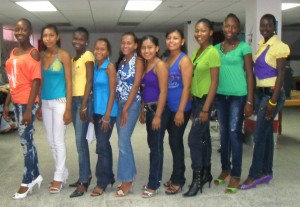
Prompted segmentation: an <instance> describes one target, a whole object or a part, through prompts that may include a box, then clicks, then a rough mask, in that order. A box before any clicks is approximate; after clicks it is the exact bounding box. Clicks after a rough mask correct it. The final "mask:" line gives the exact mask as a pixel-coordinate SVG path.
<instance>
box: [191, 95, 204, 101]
mask: <svg viewBox="0 0 300 207" xmlns="http://www.w3.org/2000/svg"><path fill="white" fill-rule="evenodd" d="M206 97H207V95H203V96H202V97H201V98H199V97H197V96H192V100H194V101H201V100H203V99H206Z"/></svg>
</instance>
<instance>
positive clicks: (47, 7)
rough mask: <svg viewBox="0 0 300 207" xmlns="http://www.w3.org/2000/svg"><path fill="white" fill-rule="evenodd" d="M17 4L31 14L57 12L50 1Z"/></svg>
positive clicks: (20, 2) (19, 2)
mask: <svg viewBox="0 0 300 207" xmlns="http://www.w3.org/2000/svg"><path fill="white" fill-rule="evenodd" d="M16 4H18V5H19V6H21V7H23V8H24V9H26V10H27V11H31V12H45V11H57V10H56V8H55V7H54V6H53V5H52V4H51V3H50V2H49V1H18V2H16Z"/></svg>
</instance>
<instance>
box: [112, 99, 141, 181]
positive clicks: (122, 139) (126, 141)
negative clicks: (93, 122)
mask: <svg viewBox="0 0 300 207" xmlns="http://www.w3.org/2000/svg"><path fill="white" fill-rule="evenodd" d="M123 107H124V103H122V102H119V103H118V116H117V121H116V125H117V131H118V137H119V138H118V146H119V160H118V174H117V179H118V180H119V181H120V182H132V181H133V180H134V176H135V175H136V167H135V162H134V156H133V150H132V146H131V135H132V133H133V130H134V128H135V124H136V122H137V120H138V118H139V115H140V111H141V103H139V102H133V103H132V104H131V106H130V107H129V109H128V111H127V112H128V120H127V123H126V124H125V126H123V127H121V126H120V124H121V114H122V110H123Z"/></svg>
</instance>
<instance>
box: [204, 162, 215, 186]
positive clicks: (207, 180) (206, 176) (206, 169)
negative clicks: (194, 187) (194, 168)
mask: <svg viewBox="0 0 300 207" xmlns="http://www.w3.org/2000/svg"><path fill="white" fill-rule="evenodd" d="M212 180H213V176H212V175H211V165H209V166H205V167H203V168H202V170H201V189H202V187H203V186H204V185H205V183H208V186H209V188H210V183H211V181H212Z"/></svg>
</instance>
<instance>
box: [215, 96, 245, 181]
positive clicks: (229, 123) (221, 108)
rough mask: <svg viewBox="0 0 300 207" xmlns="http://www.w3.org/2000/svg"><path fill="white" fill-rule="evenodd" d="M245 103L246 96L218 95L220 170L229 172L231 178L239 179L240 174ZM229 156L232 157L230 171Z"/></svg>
mask: <svg viewBox="0 0 300 207" xmlns="http://www.w3.org/2000/svg"><path fill="white" fill-rule="evenodd" d="M245 103H246V96H226V95H218V119H219V122H220V135H221V164H222V170H223V171H231V176H232V177H240V176H241V173H242V156H243V141H242V127H243V121H244V106H245ZM230 155H232V169H231V164H230Z"/></svg>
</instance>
